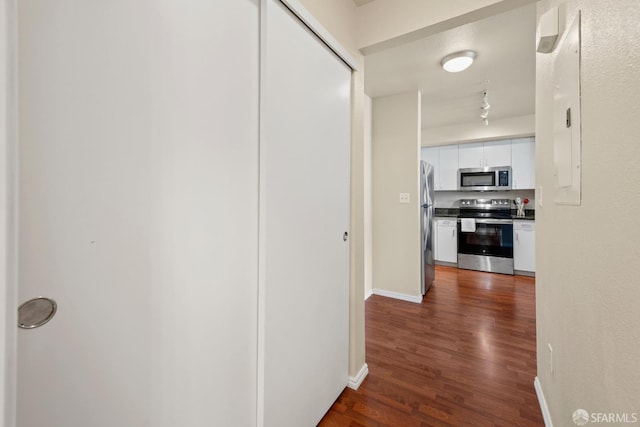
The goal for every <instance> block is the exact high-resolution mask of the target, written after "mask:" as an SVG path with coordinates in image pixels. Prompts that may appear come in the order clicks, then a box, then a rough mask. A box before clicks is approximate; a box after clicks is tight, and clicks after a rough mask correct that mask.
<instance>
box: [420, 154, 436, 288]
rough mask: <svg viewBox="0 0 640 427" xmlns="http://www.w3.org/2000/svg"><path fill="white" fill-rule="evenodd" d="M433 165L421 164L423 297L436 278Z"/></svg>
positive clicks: (423, 162) (422, 162)
mask: <svg viewBox="0 0 640 427" xmlns="http://www.w3.org/2000/svg"><path fill="white" fill-rule="evenodd" d="M433 217H434V207H433V165H431V164H430V163H427V162H425V161H421V162H420V229H421V233H420V234H421V235H420V241H421V242H422V295H424V294H426V293H427V291H428V290H429V288H431V284H432V283H433V279H434V278H435V267H434V266H435V261H434V257H433V243H434V242H433Z"/></svg>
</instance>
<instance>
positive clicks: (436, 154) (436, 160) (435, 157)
mask: <svg viewBox="0 0 640 427" xmlns="http://www.w3.org/2000/svg"><path fill="white" fill-rule="evenodd" d="M420 158H421V159H422V160H424V161H425V162H427V163H429V164H431V166H433V186H434V190H439V189H440V188H439V187H440V147H423V148H422V149H421V151H420Z"/></svg>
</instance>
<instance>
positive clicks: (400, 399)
mask: <svg viewBox="0 0 640 427" xmlns="http://www.w3.org/2000/svg"><path fill="white" fill-rule="evenodd" d="M365 307H366V345H367V363H368V365H369V375H368V376H367V378H366V379H365V381H364V382H363V383H362V385H361V386H360V389H359V390H358V391H354V390H351V389H346V390H345V391H344V392H343V393H342V394H341V395H340V397H339V398H338V400H337V401H336V402H335V404H334V405H333V406H332V407H331V409H330V410H329V412H327V414H326V415H325V417H324V418H323V419H322V421H321V422H320V424H319V426H322V427H336V426H339V427H344V426H348V427H357V426H366V427H370V426H371V427H373V426H402V427H426V426H474V427H475V426H478V427H484V426H487V427H489V426H501V427H512V426H536V427H537V426H544V422H543V420H542V415H541V413H540V408H539V405H538V401H537V398H536V394H535V390H534V388H533V380H534V378H535V374H536V335H535V327H536V321H535V289H534V279H533V278H529V277H522V276H506V275H498V274H490V273H481V272H475V271H468V270H458V269H456V268H451V267H441V266H437V267H436V280H435V281H434V284H433V286H432V288H431V290H430V291H429V292H428V293H427V295H426V296H425V298H424V300H423V302H422V304H414V303H410V302H403V301H398V300H394V299H390V298H384V297H379V296H375V295H374V296H372V297H370V298H369V299H368V300H367V302H366V303H365Z"/></svg>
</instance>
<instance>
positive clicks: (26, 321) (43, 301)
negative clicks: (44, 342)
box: [18, 297, 58, 329]
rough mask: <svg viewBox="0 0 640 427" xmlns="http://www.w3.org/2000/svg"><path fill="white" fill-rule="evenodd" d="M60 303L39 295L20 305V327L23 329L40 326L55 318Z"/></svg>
mask: <svg viewBox="0 0 640 427" xmlns="http://www.w3.org/2000/svg"><path fill="white" fill-rule="evenodd" d="M56 311H58V304H56V302H55V301H54V300H52V299H51V298H45V297H37V298H33V299H30V300H29V301H26V302H24V303H23V304H21V305H20V307H18V327H19V328H21V329H34V328H38V327H40V326H42V325H44V324H45V323H47V322H48V321H49V320H51V319H53V316H55V314H56Z"/></svg>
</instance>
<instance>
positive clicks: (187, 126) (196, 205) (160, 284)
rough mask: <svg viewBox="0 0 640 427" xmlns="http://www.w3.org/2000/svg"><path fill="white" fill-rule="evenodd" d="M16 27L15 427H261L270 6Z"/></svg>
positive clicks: (220, 3) (88, 8) (35, 3)
mask: <svg viewBox="0 0 640 427" xmlns="http://www.w3.org/2000/svg"><path fill="white" fill-rule="evenodd" d="M18 9H19V11H18V12H19V25H18V27H19V29H20V30H19V35H18V39H19V46H18V47H19V49H18V52H19V63H20V67H19V68H20V69H19V76H18V81H19V87H18V94H19V104H20V119H19V120H20V122H19V126H20V172H19V178H20V196H19V205H20V206H19V207H20V218H19V219H20V225H19V278H20V279H19V291H18V293H19V301H20V302H24V301H27V300H29V299H31V298H34V297H37V296H41V295H42V296H46V297H50V298H52V299H54V300H55V301H56V302H57V313H56V314H55V316H54V317H53V318H52V319H51V321H50V322H48V323H47V324H45V325H43V326H41V327H39V328H37V329H31V330H26V329H21V330H20V331H19V332H18V354H17V356H18V360H19V362H18V372H17V382H18V387H17V425H18V426H20V427H35V426H51V427H54V426H55V427H60V426H64V427H89V426H90V427H175V426H189V427H210V426H252V425H255V421H256V413H257V412H256V366H257V310H256V307H257V289H258V279H257V277H258V255H257V254H258V210H257V203H258V168H257V165H258V101H259V92H258V87H259V33H258V23H259V5H258V3H257V2H256V1H254V0H217V1H215V2H203V1H199V0H180V1H177V0H158V1H154V2H146V1H130V0H109V1H89V2H87V1H85V0H30V1H25V2H20V7H19V8H18ZM294 62H295V61H294ZM300 139H304V138H300ZM310 157H313V156H310ZM291 196H294V197H296V196H297V194H292V195H291ZM339 237H340V236H339ZM309 244H310V245H311V244H312V243H309ZM308 273H309V276H310V277H313V276H314V274H315V273H314V271H311V270H310V271H309V272H308ZM301 284H302V282H301ZM305 306H306V305H305Z"/></svg>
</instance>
